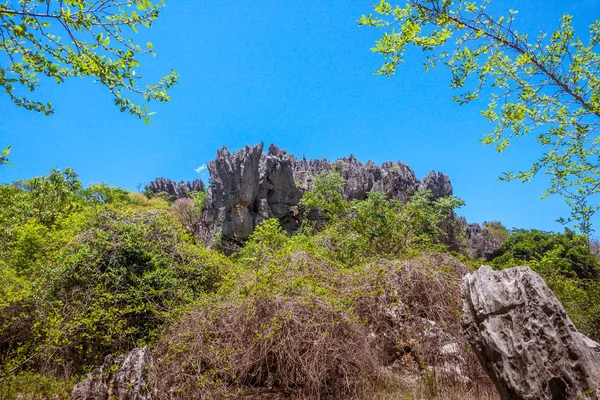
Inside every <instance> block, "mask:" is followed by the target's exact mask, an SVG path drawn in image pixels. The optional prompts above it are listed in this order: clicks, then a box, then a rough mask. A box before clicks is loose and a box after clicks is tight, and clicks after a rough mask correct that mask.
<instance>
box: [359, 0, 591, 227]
mask: <svg viewBox="0 0 600 400" xmlns="http://www.w3.org/2000/svg"><path fill="white" fill-rule="evenodd" d="M489 3H490V0H483V1H479V2H478V1H472V2H471V1H463V0H409V1H408V2H407V4H406V5H405V6H404V7H400V6H392V4H390V3H388V2H386V1H381V2H380V3H379V4H376V5H375V14H369V15H363V16H362V18H361V19H360V20H359V24H360V25H364V26H371V27H376V28H380V29H383V30H384V33H383V35H382V36H381V38H380V39H379V40H377V42H376V45H375V47H374V48H373V49H372V50H373V51H375V52H377V53H379V54H381V55H383V56H384V58H385V62H384V63H383V65H382V67H381V69H380V70H379V71H378V72H377V73H378V74H382V75H385V76H388V77H389V76H391V75H393V74H394V72H395V71H396V68H397V67H398V66H399V64H400V63H401V62H402V61H403V60H404V54H405V52H406V51H407V49H408V48H409V47H416V48H417V49H420V50H422V51H423V52H425V53H426V54H427V55H426V57H425V60H424V65H425V70H426V71H427V70H428V69H429V68H430V67H434V66H436V65H439V64H442V65H444V66H445V67H447V69H448V70H449V71H450V72H451V76H452V78H451V82H450V86H451V87H452V88H453V89H459V91H461V93H460V94H458V95H456V96H454V99H455V100H456V101H457V102H458V103H460V104H464V103H469V102H471V101H473V100H476V99H478V98H479V97H480V96H486V97H489V100H488V104H487V107H485V109H484V110H483V111H482V112H481V114H482V115H483V116H484V117H485V118H487V119H488V120H489V121H491V122H492V123H494V124H495V127H494V129H493V131H492V132H489V133H487V134H486V135H485V136H484V138H483V139H482V142H483V143H484V144H491V145H494V146H495V148H496V150H497V151H498V152H502V151H503V150H505V149H506V148H507V146H508V145H509V144H510V143H511V142H512V141H513V140H514V139H515V138H516V137H518V136H523V135H528V134H530V135H531V134H533V135H536V137H537V141H538V142H539V143H540V145H541V146H542V147H543V149H544V154H543V156H542V157H541V158H539V159H538V160H534V161H533V162H532V164H531V167H530V168H529V169H527V170H525V171H511V172H507V173H505V174H504V176H503V177H501V178H500V179H503V180H514V179H517V180H521V181H523V182H527V181H530V180H531V179H532V178H533V177H534V176H536V175H537V174H538V173H540V172H541V173H543V174H546V175H548V176H549V177H550V186H549V187H548V189H547V190H546V193H545V195H544V197H547V196H550V195H552V194H560V195H562V196H563V197H564V198H565V200H566V202H567V204H568V205H569V206H570V208H571V216H570V218H568V219H561V221H562V222H571V221H575V222H576V227H577V228H579V229H580V230H581V231H582V233H584V234H586V235H589V233H590V232H591V231H592V227H591V217H592V216H593V215H594V214H595V213H596V212H597V211H598V209H599V207H600V205H599V204H598V203H596V202H595V200H594V198H595V197H596V195H597V194H598V193H599V192H600V165H599V158H598V156H599V154H600V150H599V149H598V144H599V142H600V138H599V137H598V130H599V129H600V84H599V83H600V72H599V71H600V55H599V54H598V52H597V51H596V47H597V45H598V42H600V21H596V22H595V23H594V24H592V25H591V26H590V37H589V41H587V43H585V42H584V41H582V40H581V39H579V38H578V37H577V36H576V35H575V32H574V29H573V26H572V24H571V22H572V17H571V16H570V15H564V16H563V17H562V20H561V23H560V26H559V28H558V29H557V30H556V31H554V32H552V33H551V34H545V33H542V34H540V35H538V36H537V37H530V36H529V35H527V34H521V33H519V32H517V30H515V29H514V28H513V25H512V24H513V21H514V20H515V17H516V14H517V11H514V10H509V12H508V14H507V15H504V16H499V17H494V16H492V15H491V14H490V13H488V11H487V10H488V5H489Z"/></svg>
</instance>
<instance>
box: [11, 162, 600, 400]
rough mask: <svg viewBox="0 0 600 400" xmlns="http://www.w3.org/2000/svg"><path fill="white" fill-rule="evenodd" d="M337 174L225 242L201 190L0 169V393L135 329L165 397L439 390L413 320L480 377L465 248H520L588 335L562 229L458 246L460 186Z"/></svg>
mask: <svg viewBox="0 0 600 400" xmlns="http://www.w3.org/2000/svg"><path fill="white" fill-rule="evenodd" d="M343 184H344V182H343V179H341V177H340V176H339V175H337V174H335V173H334V174H328V175H323V176H320V177H317V179H316V182H315V186H314V188H313V189H312V190H311V191H309V192H307V193H305V195H304V197H303V198H302V201H301V202H300V209H299V212H300V215H301V216H302V225H301V227H300V228H299V229H298V230H297V231H296V232H295V233H294V234H293V235H290V234H288V233H286V232H285V231H284V230H283V229H282V227H281V226H280V224H279V221H278V220H277V219H267V220H265V221H263V222H262V223H261V224H260V225H259V226H258V227H256V229H255V230H254V232H253V234H252V235H251V237H250V238H249V240H248V241H247V242H246V243H245V245H244V247H242V248H241V249H239V250H238V251H237V252H236V253H234V254H232V255H230V256H225V255H223V254H221V253H220V252H219V251H217V250H215V249H214V248H208V247H206V246H205V245H204V243H202V242H201V241H200V240H199V239H198V236H197V233H198V229H199V227H200V226H201V224H200V221H201V218H200V217H201V214H202V212H203V211H204V209H205V207H206V204H205V203H206V196H207V195H206V193H204V192H202V193H194V192H192V193H189V194H188V195H189V198H187V199H180V200H177V201H174V199H168V198H167V197H168V196H164V195H161V194H158V195H152V194H150V193H146V194H140V193H131V192H128V191H125V190H122V189H120V188H115V187H110V186H108V185H104V184H99V185H93V186H91V187H88V188H84V187H83V186H82V185H81V183H80V182H79V180H78V179H77V176H76V174H75V173H74V172H73V171H71V170H69V169H67V170H65V171H58V170H54V171H52V172H51V174H49V175H47V176H44V177H38V178H34V179H32V180H29V181H22V182H16V183H14V184H13V185H2V186H0V399H12V398H68V393H69V391H70V390H71V388H72V386H73V384H74V383H75V382H76V381H78V380H79V379H81V377H83V376H84V375H85V374H86V373H88V372H90V371H92V370H93V369H94V368H95V367H96V366H98V365H99V364H101V363H102V360H103V359H104V357H105V356H106V355H108V354H121V353H125V352H127V351H129V350H131V349H132V348H133V347H136V346H144V345H149V346H151V347H152V348H154V349H155V350H156V351H157V352H158V354H159V357H158V358H159V360H160V361H159V371H160V373H159V375H160V376H159V389H160V390H159V392H161V393H170V394H169V396H171V397H170V398H182V399H184V398H206V399H213V398H235V397H236V396H238V397H243V398H268V396H271V395H272V394H273V393H274V392H276V393H279V394H278V395H281V396H284V397H285V398H290V397H291V398H361V399H367V398H375V397H374V396H376V395H377V393H381V392H382V390H383V389H382V388H389V390H390V391H391V393H400V392H402V393H413V392H414V393H417V392H418V391H419V390H421V389H419V388H423V387H429V389H428V390H430V391H431V390H433V389H431V388H437V389H435V390H434V392H435V391H437V390H438V389H439V391H437V392H436V393H434V395H438V396H442V397H443V393H446V392H445V391H446V390H447V389H448V387H449V386H448V383H447V382H445V381H444V380H443V379H442V378H440V377H436V378H435V380H434V381H433V382H430V381H426V380H423V379H424V378H422V377H428V376H430V375H428V374H429V372H428V371H430V369H431V368H432V367H434V366H435V365H436V362H438V361H439V349H438V348H434V347H431V346H430V345H428V344H427V343H426V342H425V341H424V339H423V337H424V331H423V326H424V325H423V324H425V325H427V326H429V325H431V324H435V326H437V327H440V328H441V329H443V330H444V331H445V332H447V334H449V335H452V337H455V338H458V339H457V340H458V341H459V343H461V351H463V354H462V357H463V358H465V359H466V360H470V361H469V362H470V364H469V363H467V364H468V365H471V366H472V369H471V370H469V371H467V372H466V373H468V374H469V376H470V377H471V378H472V382H475V387H476V388H477V390H479V389H481V390H483V391H484V392H485V390H487V389H486V388H487V386H486V385H488V384H489V381H487V380H486V378H485V376H484V375H482V373H481V370H480V368H479V366H478V363H477V361H476V360H475V358H474V355H473V354H472V353H471V352H470V351H469V350H468V344H466V343H464V342H461V340H463V341H464V339H463V338H462V337H463V335H462V332H461V328H460V314H461V304H460V282H461V277H462V276H463V275H464V274H465V273H467V272H469V271H470V270H472V269H473V268H476V267H478V266H479V265H480V264H481V263H482V262H488V263H491V264H492V265H494V266H495V267H497V268H505V267H510V266H513V265H517V264H522V262H521V261H525V260H524V258H526V259H527V260H526V261H527V263H528V264H529V265H531V266H532V268H534V269H535V270H536V271H538V272H539V273H540V274H541V275H542V276H543V277H544V279H546V281H547V282H548V284H549V286H550V287H551V288H552V289H553V290H554V291H555V293H556V294H557V296H558V297H559V299H561V301H562V302H563V303H564V304H565V307H566V308H567V310H568V312H569V314H570V316H571V318H572V319H573V321H574V322H575V323H576V325H577V326H578V327H579V328H580V329H581V330H582V331H583V332H584V333H586V334H588V335H590V336H592V337H595V338H597V337H598V334H599V333H600V332H599V330H598V326H599V323H598V321H600V312H599V311H598V304H600V301H599V300H600V290H599V289H598V287H599V286H598V284H597V278H598V262H597V260H596V258H595V257H594V256H593V255H592V254H591V253H590V251H589V250H588V247H587V245H585V243H583V242H581V240H582V239H581V238H580V237H579V236H577V235H575V234H573V233H572V232H567V233H565V234H560V235H559V234H551V233H543V235H542V234H540V233H536V232H533V231H532V232H529V231H514V232H511V233H510V235H509V236H508V240H506V241H505V243H504V245H503V246H502V247H501V248H500V249H499V250H498V252H497V254H495V255H494V257H493V259H490V260H472V259H469V258H468V257H467V256H466V255H465V254H466V252H464V251H461V249H456V248H455V249H453V251H450V249H449V248H448V246H447V243H448V242H449V237H450V236H451V235H453V237H454V238H455V239H456V238H457V237H458V238H460V235H461V231H460V224H458V223H457V220H456V218H454V215H455V214H454V210H456V209H457V208H458V207H460V206H461V205H462V204H463V202H462V200H460V199H458V198H456V197H447V198H438V199H436V198H434V197H433V196H432V195H431V193H430V192H427V191H416V192H414V193H411V194H410V197H409V199H408V201H407V202H406V203H403V202H400V201H395V200H389V199H388V198H387V197H386V196H385V195H384V194H382V193H377V192H371V193H369V194H368V196H367V198H366V199H364V200H352V201H346V200H344V199H343V198H342V196H341V189H342V187H343ZM498 226H500V225H498ZM500 227H501V226H500ZM502 229H503V228H502ZM503 232H504V231H503ZM503 234H504V233H503ZM536 235H537V236H536ZM540 235H542V236H540ZM544 235H545V236H544ZM431 326H433V325H431ZM469 368H471V367H469ZM382 371H384V372H382ZM386 371H387V372H386ZM390 371H393V373H392V372H390ZM398 376H411V377H414V376H416V377H418V378H417V381H416V382H417V383H415V384H414V385H413V386H411V387H407V386H406V382H404V381H398V379H399V378H398ZM411 379H412V378H411ZM410 382H413V380H411V381H410ZM413 383H414V382H413ZM432 385H433V386H432ZM478 385H479V386H478ZM409 386H410V385H409ZM386 390H388V389H386ZM453 390H454V389H453ZM461 390H462V389H461ZM465 390H467V389H465ZM415 391H417V392H415ZM419 393H420V392H419ZM448 393H450V392H448ZM452 393H462V392H461V391H460V390H459V389H456V391H455V392H452ZM486 393H487V392H486ZM286 396H287V397H286ZM273 398H276V397H273Z"/></svg>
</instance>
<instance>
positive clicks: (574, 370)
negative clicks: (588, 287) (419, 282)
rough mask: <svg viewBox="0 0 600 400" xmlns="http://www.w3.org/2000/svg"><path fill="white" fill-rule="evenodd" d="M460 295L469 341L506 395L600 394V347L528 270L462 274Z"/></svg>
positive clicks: (485, 269) (574, 396)
mask: <svg viewBox="0 0 600 400" xmlns="http://www.w3.org/2000/svg"><path fill="white" fill-rule="evenodd" d="M462 299H463V321H462V323H463V328H464V331H465V333H466V336H467V339H468V341H469V343H470V344H471V346H472V348H473V350H474V352H475V353H476V354H477V357H478V359H479V361H480V363H481V365H482V366H483V368H484V370H485V371H486V372H487V374H488V375H489V376H490V378H491V379H492V380H493V381H494V383H495V385H496V387H497V389H498V392H499V393H500V396H501V398H502V399H511V400H521V399H523V400H525V399H527V400H530V399H531V400H533V399H536V400H537V399H540V400H546V399H548V400H551V399H552V400H553V399H577V398H581V399H585V398H590V399H592V398H593V399H598V398H600V397H598V395H597V394H594V393H597V392H598V390H599V389H600V345H599V344H598V343H596V342H594V341H592V340H591V339H589V338H587V337H586V336H584V335H583V334H581V333H579V332H578V331H577V329H576V328H575V326H574V325H573V323H572V322H571V320H570V319H569V316H568V315H567V313H566V312H565V310H564V308H563V307H562V305H561V304H560V302H559V301H558V299H557V298H556V296H554V294H553V293H552V291H551V290H550V289H549V288H548V286H546V284H545V282H544V280H543V279H542V278H541V277H540V276H539V275H538V274H536V273H535V272H534V271H532V270H531V269H530V268H528V267H516V268H510V269H506V270H502V271H494V270H492V269H491V268H490V267H489V266H482V267H481V268H480V269H479V270H478V271H475V272H473V273H471V274H469V275H467V276H465V277H464V278H463V282H462ZM598 393H600V392H598Z"/></svg>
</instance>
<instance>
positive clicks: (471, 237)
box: [459, 217, 508, 260]
mask: <svg viewBox="0 0 600 400" xmlns="http://www.w3.org/2000/svg"><path fill="white" fill-rule="evenodd" d="M459 222H460V224H461V225H462V229H463V231H464V234H463V238H462V240H461V242H462V243H460V247H461V248H464V249H465V251H466V253H467V255H468V256H469V257H470V258H483V259H485V260H490V259H491V258H492V257H493V256H494V254H495V253H496V251H498V249H500V246H501V245H502V243H503V242H504V241H505V240H506V239H507V238H508V230H507V229H506V228H504V227H503V226H502V225H501V224H500V223H498V222H484V223H483V226H482V225H479V224H476V223H472V224H469V223H467V220H466V219H465V218H464V217H459Z"/></svg>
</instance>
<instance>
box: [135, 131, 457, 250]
mask: <svg viewBox="0 0 600 400" xmlns="http://www.w3.org/2000/svg"><path fill="white" fill-rule="evenodd" d="M208 171H209V172H210V181H211V184H210V186H209V187H208V197H207V201H206V208H205V211H204V214H203V216H202V221H203V226H204V228H203V232H202V233H201V234H200V235H201V237H202V238H203V239H204V240H205V241H207V242H210V241H211V240H213V239H214V238H215V237H216V236H218V235H220V237H221V239H222V240H224V241H229V242H231V243H232V244H234V245H235V244H241V243H242V242H243V241H244V240H246V239H247V238H248V236H250V234H251V233H252V232H253V231H254V228H255V227H256V226H257V225H258V224H259V223H261V222H262V221H263V220H265V219H267V218H278V219H279V220H280V222H281V225H282V226H283V228H284V229H286V230H287V231H289V232H291V231H293V230H295V229H296V228H297V227H298V226H299V223H300V221H299V218H300V216H299V212H298V204H299V202H300V198H301V197H302V194H303V193H304V192H305V191H306V190H310V189H311V188H312V187H313V184H314V180H315V178H316V177H317V176H318V175H319V174H323V173H328V172H332V171H336V172H338V173H339V174H340V175H341V176H342V177H343V178H344V180H345V181H346V183H345V185H344V188H343V193H342V195H343V197H344V198H345V199H347V200H351V199H358V200H363V199H365V198H366V196H367V193H369V192H370V191H372V190H375V191H379V192H383V193H386V194H387V195H388V196H389V197H390V198H392V199H397V200H401V201H407V200H408V198H409V196H410V193H412V192H414V191H416V190H418V189H419V188H422V189H428V190H431V191H432V193H433V194H434V196H435V197H442V196H449V195H452V184H451V183H450V179H449V178H448V176H446V175H444V174H442V173H437V174H436V173H435V172H433V171H431V172H430V173H429V174H428V175H427V176H426V177H425V179H423V181H422V182H420V181H419V180H418V179H417V177H416V176H415V173H414V172H413V171H412V170H411V169H410V168H409V167H408V166H406V165H405V164H403V163H401V162H397V163H393V162H391V161H388V162H385V163H383V164H382V165H381V166H380V165H377V164H375V163H373V162H372V161H368V162H367V163H366V164H362V163H360V162H359V161H358V160H357V159H356V158H355V157H354V156H352V155H350V156H349V157H348V158H341V159H338V160H336V161H333V162H328V161H327V160H324V159H323V160H307V159H306V158H303V159H301V160H298V159H296V158H295V157H294V156H293V155H292V154H288V153H287V152H286V151H285V150H282V149H279V148H278V147H277V146H275V145H271V146H269V149H268V151H267V153H263V144H262V143H260V144H257V145H254V146H246V147H245V148H244V149H242V150H240V151H238V152H233V153H232V152H229V151H228V150H227V148H226V147H223V148H222V149H221V150H218V151H217V157H216V159H215V160H213V161H211V162H209V163H208ZM198 187H202V188H203V184H202V182H201V181H194V182H192V183H191V184H190V183H188V184H184V183H183V182H181V183H179V184H175V183H174V182H173V181H170V180H166V179H162V178H160V179H157V180H156V181H154V182H152V183H150V184H149V185H148V186H147V187H146V188H147V190H150V191H152V192H167V193H169V194H170V195H171V196H174V197H175V198H181V197H184V196H185V194H186V192H187V191H188V190H200V189H199V188H198Z"/></svg>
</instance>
